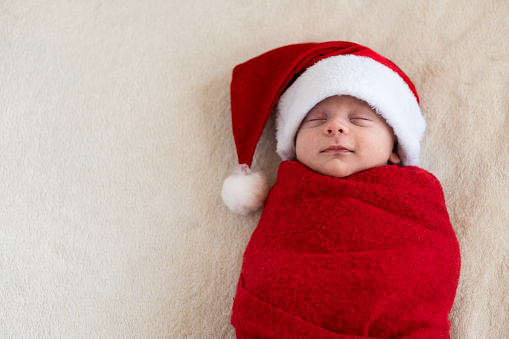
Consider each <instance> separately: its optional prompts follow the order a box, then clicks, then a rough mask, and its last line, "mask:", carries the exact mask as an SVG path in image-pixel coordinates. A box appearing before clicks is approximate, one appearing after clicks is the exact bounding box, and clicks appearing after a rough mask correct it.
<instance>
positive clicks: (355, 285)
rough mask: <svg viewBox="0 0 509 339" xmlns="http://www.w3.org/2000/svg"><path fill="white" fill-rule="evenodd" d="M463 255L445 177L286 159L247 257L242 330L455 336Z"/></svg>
mask: <svg viewBox="0 0 509 339" xmlns="http://www.w3.org/2000/svg"><path fill="white" fill-rule="evenodd" d="M459 273H460V252H459V246H458V242H457V239H456V236H455V233H454V230H453V229H452V227H451V224H450V221H449V216H448V214H447V209H446V206H445V203H444V196H443V192H442V188H441V186H440V183H439V182H438V180H437V179H436V178H435V177H434V176H433V175H431V174H430V173H428V172H426V171H425V170H422V169H420V168H417V167H398V166H394V165H393V166H382V167H376V168H372V169H369V170H366V171H363V172H360V173H356V174H354V175H351V176H349V177H346V178H334V177H330V176H325V175H322V174H318V173H316V172H314V171H312V170H310V169H308V168H307V167H306V166H304V165H303V164H301V163H299V162H295V161H285V162H282V163H281V165H280V168H279V172H278V179H277V183H276V185H275V186H274V187H273V188H272V190H271V192H270V194H269V198H268V200H267V203H266V205H265V207H264V210H263V214H262V217H261V220H260V222H259V224H258V226H257V228H256V230H255V231H254V233H253V235H252V237H251V240H250V242H249V245H248V247H247V249H246V252H245V254H244V262H243V266H242V273H241V276H240V279H239V283H238V290H237V295H236V297H235V302H234V307H233V315H232V324H233V325H234V326H235V327H236V330H237V337H239V338H242V337H246V338H249V337H263V338H297V337H310V338H355V337H361V338H386V337H405V338H438V337H444V338H448V337H449V326H450V324H449V321H448V319H447V316H448V314H449V312H450V310H451V307H452V303H453V301H454V296H455V293H456V288H457V284H458V278H459Z"/></svg>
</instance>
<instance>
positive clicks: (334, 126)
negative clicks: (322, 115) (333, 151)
mask: <svg viewBox="0 0 509 339" xmlns="http://www.w3.org/2000/svg"><path fill="white" fill-rule="evenodd" d="M338 132H339V133H341V134H344V133H347V132H348V126H347V125H346V123H344V122H343V121H341V120H340V119H332V120H331V121H330V122H329V123H328V124H327V126H325V133H326V134H335V133H338Z"/></svg>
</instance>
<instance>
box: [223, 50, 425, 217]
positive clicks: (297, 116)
mask: <svg viewBox="0 0 509 339" xmlns="http://www.w3.org/2000/svg"><path fill="white" fill-rule="evenodd" d="M230 93H231V112H232V125H233V136H234V139H235V145H236V149H237V156H238V161H239V164H240V165H239V167H238V169H237V171H236V173H235V174H233V175H231V176H230V177H228V178H227V179H226V180H225V182H224V184H223V190H222V192H221V195H222V197H223V200H224V202H225V203H226V205H227V206H228V207H229V208H230V209H231V210H232V211H233V212H235V213H238V214H242V215H246V214H248V213H249V212H251V211H254V210H257V209H258V208H260V207H261V206H262V205H263V203H264V202H265V199H266V197H267V194H268V186H267V180H266V178H265V176H264V175H263V174H262V173H260V172H253V171H251V169H250V167H251V164H252V161H253V156H254V152H255V149H256V145H257V143H258V140H259V139H260V136H261V134H262V132H263V129H264V127H265V125H266V124H267V121H268V119H269V116H270V114H271V112H272V111H273V109H274V108H275V107H276V106H277V107H276V110H275V113H276V130H277V132H276V139H277V149H276V151H277V153H278V154H279V156H280V157H281V158H282V159H283V160H294V159H295V143H294V140H295V135H296V133H297V131H298V128H299V126H300V123H301V121H302V120H303V119H304V117H305V116H306V114H307V113H308V112H309V111H310V110H311V109H312V108H313V107H314V106H315V105H316V104H318V103H319V102H320V101H322V100H323V99H326V98H328V97H331V96H334V95H350V96H353V97H356V98H358V99H361V100H363V101H365V102H367V103H368V104H369V105H370V106H371V107H373V108H374V109H375V110H376V112H377V113H378V114H379V115H380V116H382V117H383V118H384V119H385V120H386V121H387V123H388V124H389V125H390V126H391V127H392V129H393V131H394V134H395V135H396V138H397V140H398V149H397V152H398V155H399V156H400V158H401V162H402V164H404V165H410V166H417V165H418V164H419V151H420V142H421V140H422V137H423V135H424V130H425V128H426V123H425V121H424V118H423V116H422V113H421V110H420V107H419V96H418V95H417V91H416V89H415V86H414V85H413V83H412V82H411V81H410V79H409V78H408V77H407V76H406V75H405V73H403V71H401V70H400V69H399V68H398V67H397V66H396V65H395V64H394V63H392V62H391V61H390V60H388V59H386V58H384V57H383V56H381V55H379V54H377V53H376V52H374V51H372V50H371V49H369V48H367V47H364V46H361V45H358V44H355V43H351V42H344V41H336V42H324V43H306V44H296V45H289V46H284V47H280V48H277V49H274V50H271V51H269V52H266V53H264V54H262V55H260V56H257V57H255V58H253V59H251V60H248V61H247V62H245V63H243V64H240V65H238V66H236V67H235V68H234V70H233V77H232V82H231V91H230Z"/></svg>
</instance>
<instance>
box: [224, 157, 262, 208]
mask: <svg viewBox="0 0 509 339" xmlns="http://www.w3.org/2000/svg"><path fill="white" fill-rule="evenodd" d="M268 193H269V187H268V185H267V178H266V177H265V175H263V173H261V172H252V171H251V170H250V169H249V166H247V165H246V164H242V165H240V166H239V168H238V169H237V170H236V171H235V173H234V174H232V175H230V176H229V177H228V178H226V180H225V181H224V183H223V189H222V191H221V196H222V197H223V201H224V203H225V204H226V206H228V208H230V210H231V211H232V212H234V213H237V214H241V215H248V214H249V213H251V212H253V211H256V210H257V209H259V208H260V207H261V206H262V205H263V203H264V202H265V200H266V199H267V194H268Z"/></svg>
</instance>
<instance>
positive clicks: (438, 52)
mask: <svg viewBox="0 0 509 339" xmlns="http://www.w3.org/2000/svg"><path fill="white" fill-rule="evenodd" d="M508 17H509V2H507V1H504V0H500V1H491V0H488V1H486V0H473V1H461V0H443V1H429V0H426V1H403V0H387V1H368V0H358V1H351V0H348V1H347V0H339V1H338V0H323V1H317V2H312V1H307V0H306V1H304V0H292V1H289V0H281V1H234V0H218V1H204V0H190V1H183V0H176V1H162V0H147V1H134V0H122V1H120V0H111V1H103V0H86V1H85V0H76V1H65V0H54V1H40V0H27V1H13V0H6V1H3V2H2V3H1V4H0V145H1V146H0V158H1V159H2V161H1V162H0V337H3V338H147V337H148V338H162V337H166V338H233V337H234V336H235V330H234V328H233V326H232V325H231V324H230V317H231V315H232V304H233V297H234V296H235V292H236V286H237V281H238V277H239V273H240V270H241V264H242V255H243V253H244V250H245V248H246V245H247V243H248V240H249V238H250V236H251V234H252V233H253V230H254V229H255V227H256V225H257V223H258V221H259V219H260V215H261V213H260V212H257V213H254V214H252V215H250V216H248V217H241V216H236V215H233V214H232V213H231V212H230V211H229V210H228V209H227V208H226V207H225V206H224V204H223V202H222V201H221V197H220V191H221V185H222V182H223V180H224V178H226V177H227V176H228V175H229V174H230V173H231V172H232V170H233V167H234V165H235V164H236V162H237V159H236V152H235V146H234V142H233V137H232V133H231V118H230V102H229V85H230V81H231V72H232V69H233V67H234V66H235V65H237V64H239V63H242V62H244V61H246V60H248V59H250V58H252V57H254V56H256V55H259V54H261V53H264V52H266V51H268V50H270V49H273V48H276V47H279V46H283V45H288V44H293V43H302V42H322V41H332V40H346V41H353V42H357V43H359V44H362V45H365V46H368V47H370V48H373V49H374V50H375V51H377V52H379V53H380V54H382V55H384V56H385V57H387V58H389V59H391V60H393V61H394V62H395V63H396V64H397V65H398V66H399V67H401V68H402V69H403V71H405V73H406V74H407V75H408V76H409V77H410V78H411V79H412V81H413V82H414V84H415V85H416V88H417V91H418V93H419V95H420V97H421V107H422V111H423V114H424V116H425V118H426V120H427V124H428V129H427V131H426V134H425V136H424V140H423V143H422V150H421V164H420V165H421V167H422V168H424V169H426V170H427V171H429V172H431V173H433V174H434V175H435V176H436V177H437V178H438V179H439V180H440V182H441V184H442V186H443V189H444V196H445V202H446V204H447V208H448V212H449V215H450V219H451V223H452V226H453V228H454V230H455V232H456V235H457V238H458V241H459V244H460V249H461V260H462V261H461V263H462V266H461V275H460V280H459V285H458V291H457V295H456V299H455V301H454V305H453V308H452V312H451V314H450V320H451V337H452V338H462V339H463V338H467V339H469V338H472V339H474V338H475V339H477V338H507V337H509V321H508V319H509V284H507V281H508V280H509V225H508V224H509V193H508V192H509V154H508V152H509V151H508V150H509V139H508V136H507V131H508V130H509V96H508V94H507V93H508V92H509V39H508V38H507V37H508V36H509V21H508V20H507V18H508ZM274 133H275V131H274V124H273V121H269V125H268V126H267V128H266V130H265V132H264V134H263V135H262V140H261V143H260V144H259V145H258V149H257V152H256V154H255V159H254V164H253V168H254V169H258V170H262V171H263V172H265V173H267V174H268V175H269V183H271V184H273V183H274V182H275V178H276V172H277V168H278V165H279V162H280V160H279V158H278V156H277V155H276V154H275V140H274Z"/></svg>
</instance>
